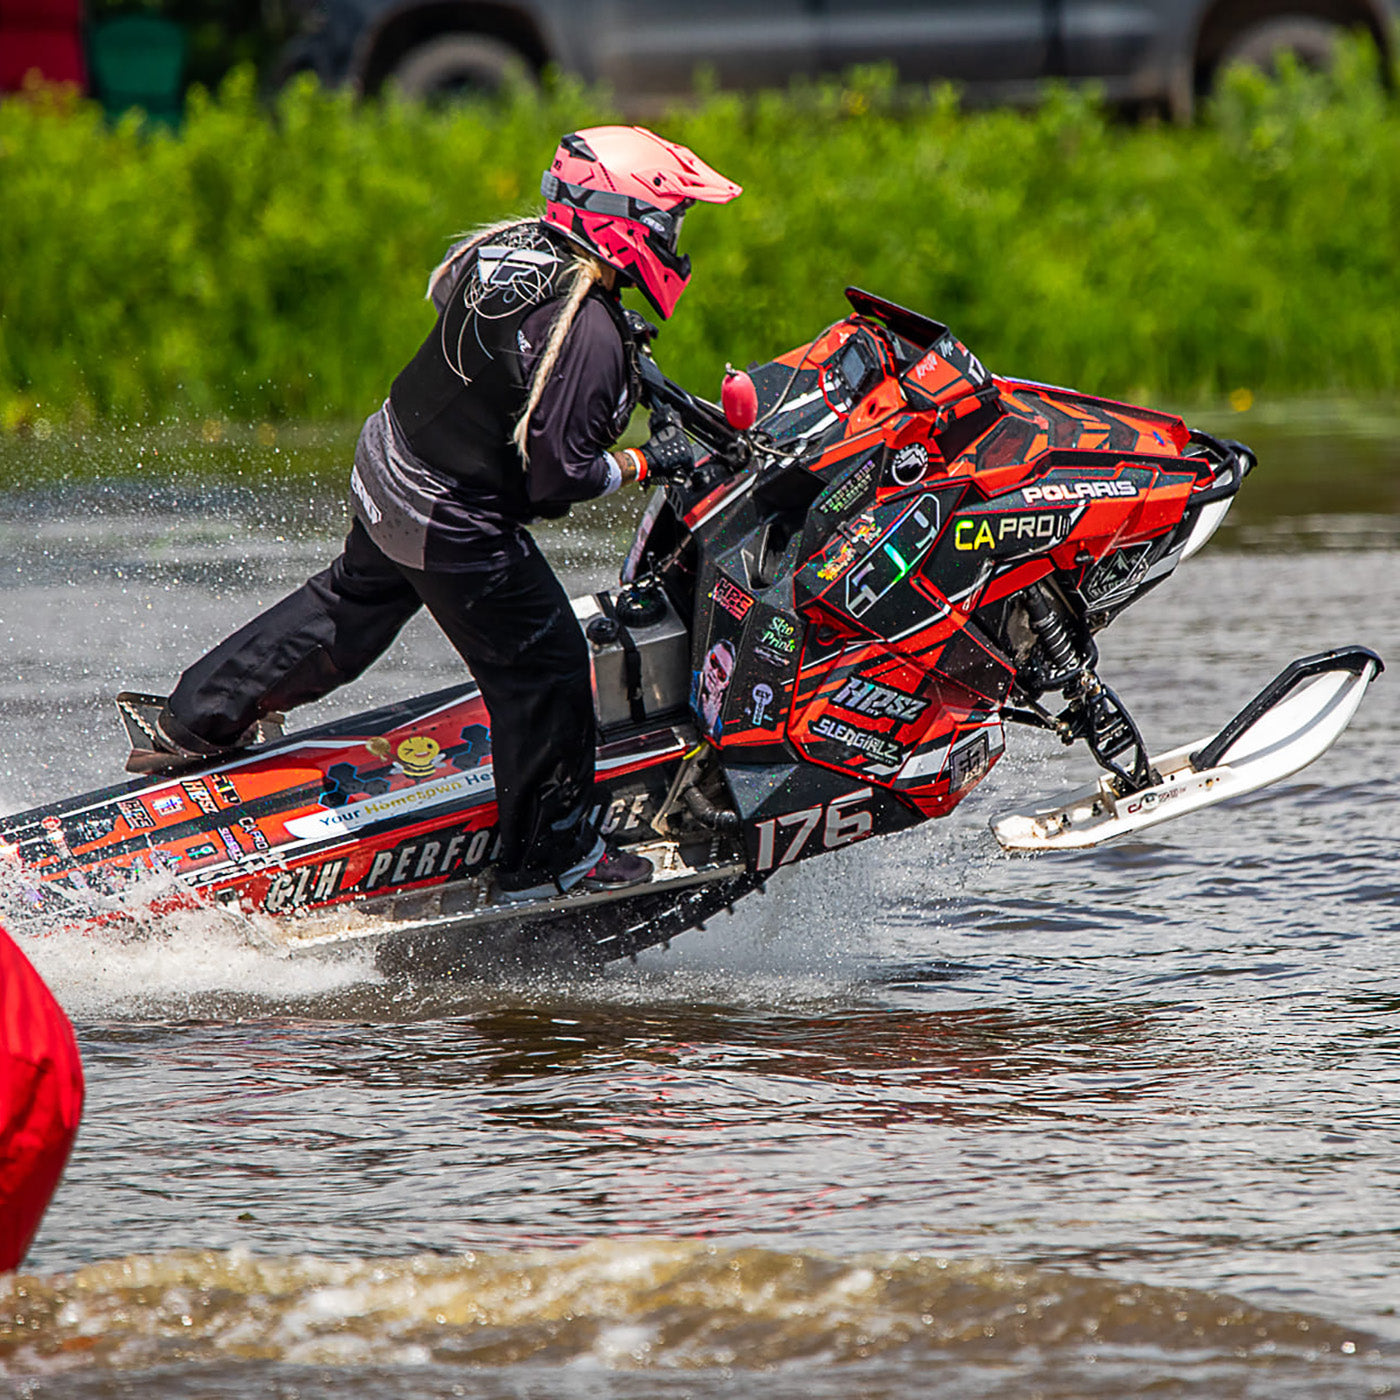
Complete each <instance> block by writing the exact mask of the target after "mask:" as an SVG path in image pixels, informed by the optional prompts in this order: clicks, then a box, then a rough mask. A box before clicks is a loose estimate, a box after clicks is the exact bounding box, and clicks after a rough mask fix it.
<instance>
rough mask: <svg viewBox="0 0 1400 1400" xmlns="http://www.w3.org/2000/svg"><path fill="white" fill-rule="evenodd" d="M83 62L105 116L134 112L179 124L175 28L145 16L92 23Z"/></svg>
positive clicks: (180, 51)
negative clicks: (90, 73) (85, 58)
mask: <svg viewBox="0 0 1400 1400" xmlns="http://www.w3.org/2000/svg"><path fill="white" fill-rule="evenodd" d="M88 62H89V65H90V67H91V70H92V77H93V83H94V86H95V87H96V89H97V95H98V97H99V98H100V99H101V101H102V105H103V107H105V108H106V109H107V113H108V115H109V116H113V117H115V116H118V115H120V114H121V113H122V112H125V111H127V110H128V109H129V108H132V107H140V108H142V109H144V111H145V112H146V114H147V115H148V116H150V117H152V118H153V119H155V120H157V121H163V122H169V123H170V124H171V125H172V126H173V125H176V124H178V123H179V120H180V115H181V108H182V106H183V92H182V85H183V78H184V72H185V34H184V31H183V30H182V29H181V28H180V26H179V25H178V24H174V23H172V22H171V21H170V20H165V19H157V18H155V17H154V16H149V15H124V16H122V17H120V18H118V19H109V20H106V21H104V22H103V23H101V24H96V25H94V26H93V27H92V30H91V32H90V34H89V37H88Z"/></svg>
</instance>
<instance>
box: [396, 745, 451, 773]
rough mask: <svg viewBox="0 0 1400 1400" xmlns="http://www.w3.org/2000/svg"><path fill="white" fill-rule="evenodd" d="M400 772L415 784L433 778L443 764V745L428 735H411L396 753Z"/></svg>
mask: <svg viewBox="0 0 1400 1400" xmlns="http://www.w3.org/2000/svg"><path fill="white" fill-rule="evenodd" d="M394 756H395V757H396V758H397V759H398V763H397V764H396V765H395V766H396V767H397V768H398V770H399V772H400V773H402V774H403V775H404V777H406V778H412V779H413V781H414V782H420V781H421V780H422V779H424V778H431V777H432V776H433V774H434V772H436V771H437V769H438V768H439V766H440V765H441V764H442V761H443V757H442V745H440V744H439V743H438V741H437V740H436V739H433V738H430V737H429V736H428V735H427V734H410V735H409V736H408V738H407V739H405V740H404V741H403V742H402V743H401V744H400V745H399V746H398V748H397V749H396V750H395V751H394Z"/></svg>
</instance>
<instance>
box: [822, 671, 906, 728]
mask: <svg viewBox="0 0 1400 1400" xmlns="http://www.w3.org/2000/svg"><path fill="white" fill-rule="evenodd" d="M831 703H832V704H833V705H840V706H841V708H842V709H843V710H854V711H855V712H856V714H858V715H869V716H870V717H871V718H872V719H883V718H886V717H888V718H889V719H893V720H897V721H898V722H899V723H900V724H912V723H913V722H914V721H915V720H916V719H918V718H919V716H920V715H922V714H923V712H924V711H925V710H926V709H928V704H929V702H928V701H927V700H920V699H919V698H918V697H917V696H914V695H908V694H906V693H905V692H904V691H902V690H896V689H894V687H893V686H888V685H879V684H877V683H876V682H875V681H867V680H863V679H862V678H861V677H860V676H851V677H849V678H848V679H847V680H846V682H845V684H844V685H842V687H841V689H840V690H838V691H837V692H836V694H835V695H833V696H832V697H831Z"/></svg>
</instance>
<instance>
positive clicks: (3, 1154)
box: [0, 929, 83, 1272]
mask: <svg viewBox="0 0 1400 1400" xmlns="http://www.w3.org/2000/svg"><path fill="white" fill-rule="evenodd" d="M82 1112H83V1066H82V1061H81V1060H80V1059H79V1058H78V1042H77V1040H76V1039H75V1038H74V1036H73V1027H72V1026H71V1025H70V1024H69V1023H68V1018H67V1016H65V1015H64V1014H63V1008H62V1007H61V1006H60V1005H59V1004H58V1002H57V1001H55V1000H54V997H53V993H52V992H50V991H49V989H48V988H47V987H46V986H45V985H44V982H43V979H42V978H41V977H40V976H39V974H38V973H37V972H35V971H34V968H33V967H32V966H31V964H30V962H29V959H28V958H26V957H25V956H24V954H23V953H21V952H20V950H19V949H18V948H17V947H16V946H15V945H14V943H13V942H12V941H11V940H10V936H9V935H8V934H7V933H6V932H5V931H4V930H3V929H0V1272H6V1271H8V1270H10V1269H17V1268H18V1267H19V1265H20V1261H21V1260H23V1258H24V1255H25V1251H26V1250H27V1249H28V1248H29V1243H30V1241H31V1240H32V1239H33V1238H34V1234H35V1232H36V1231H37V1230H38V1228H39V1221H40V1220H41V1219H43V1215H44V1211H45V1209H46V1208H47V1207H48V1204H49V1198H50V1197H51V1196H52V1195H53V1193H54V1188H55V1187H56V1186H57V1185H58V1179H59V1177H60V1176H61V1175H62V1173H63V1167H64V1163H66V1162H67V1160H68V1152H69V1149H70V1148H71V1147H72V1146H73V1138H74V1135H75V1134H76V1133H77V1131H78V1120H79V1118H81V1117H82Z"/></svg>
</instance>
